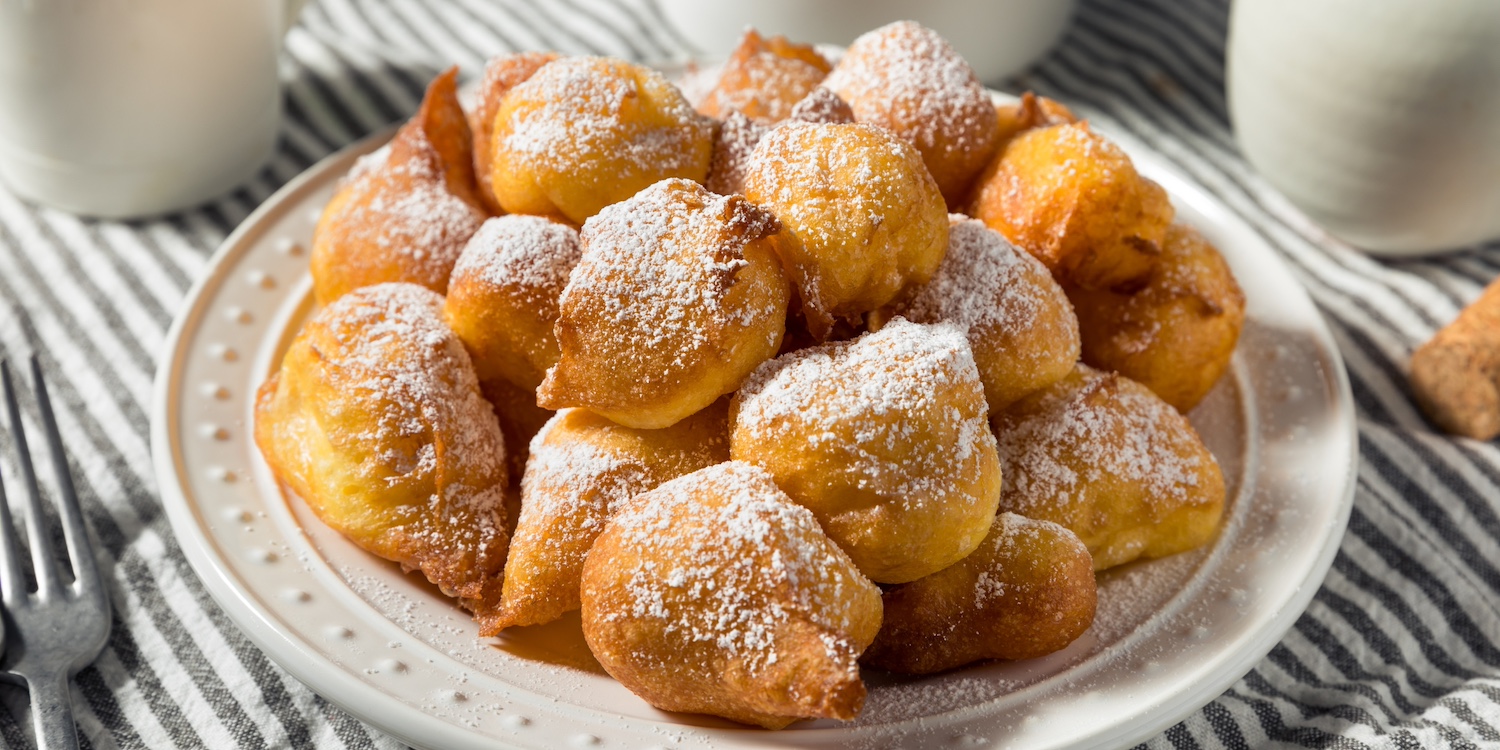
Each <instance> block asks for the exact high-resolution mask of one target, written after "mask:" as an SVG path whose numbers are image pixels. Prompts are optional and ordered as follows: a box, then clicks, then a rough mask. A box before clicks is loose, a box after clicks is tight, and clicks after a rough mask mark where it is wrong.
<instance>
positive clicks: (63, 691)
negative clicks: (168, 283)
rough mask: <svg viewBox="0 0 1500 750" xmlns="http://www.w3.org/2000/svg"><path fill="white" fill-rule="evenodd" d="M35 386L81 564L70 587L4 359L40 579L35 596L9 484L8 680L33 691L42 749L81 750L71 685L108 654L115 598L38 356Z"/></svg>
mask: <svg viewBox="0 0 1500 750" xmlns="http://www.w3.org/2000/svg"><path fill="white" fill-rule="evenodd" d="M31 380H32V382H33V383H34V384H35V389H36V403H37V410H38V411H39V412H40V413H41V425H42V429H43V431H44V432H46V435H47V449H48V450H47V452H48V453H50V454H51V455H52V468H53V471H55V472H56V474H57V488H58V496H59V503H58V516H59V517H60V519H61V520H62V527H63V538H64V540H65V541H66V543H67V548H68V559H69V560H71V561H72V563H73V571H72V572H73V581H72V583H71V584H67V583H64V582H63V579H62V578H61V576H60V575H59V572H60V571H59V570H58V566H57V564H56V562H55V559H56V558H55V557H54V556H53V552H52V537H51V535H50V534H49V533H48V531H47V528H46V523H45V522H44V519H43V515H42V493H41V487H40V485H38V483H37V479H36V470H35V469H34V468H33V467H32V463H31V452H30V451H29V450H28V449H27V445H26V432H25V430H24V429H23V428H22V426H21V409H20V406H19V405H18V404H17V402H16V389H15V386H14V384H13V383H12V382H11V375H10V367H9V366H7V365H6V363H5V360H3V359H0V385H3V386H4V391H5V410H6V412H7V414H8V416H9V418H10V435H11V442H13V443H14V444H15V448H16V463H17V464H18V465H19V466H20V469H21V484H22V485H24V487H25V489H26V492H25V493H24V494H25V503H26V505H25V508H26V536H27V539H28V540H29V541H30V543H31V563H32V568H33V570H34V572H35V576H36V591H34V592H31V591H28V590H27V585H26V578H25V573H24V571H23V570H22V568H21V552H20V546H21V545H20V542H19V541H18V540H17V539H16V531H15V525H14V524H13V523H12V522H11V514H10V505H9V502H8V501H7V500H6V497H5V488H4V485H3V483H0V594H3V600H4V603H5V615H6V618H5V619H6V620H7V623H6V627H5V639H6V642H5V658H4V663H5V665H6V667H7V671H6V672H4V673H0V676H4V677H6V678H7V679H9V680H10V681H16V682H20V681H24V682H25V683H26V685H27V687H28V688H29V689H30V691H31V717H32V722H33V724H35V726H36V739H37V746H38V747H39V748H41V750H64V749H65V748H66V750H77V748H78V728H77V725H76V724H74V723H73V702H72V698H71V696H70V694H69V692H68V678H69V677H71V676H72V675H73V674H74V673H76V672H77V671H78V670H80V669H82V668H83V667H85V666H87V665H88V664H89V663H90V662H92V661H93V660H94V659H95V658H96V657H98V656H99V651H100V650H102V649H103V648H104V642H105V640H106V639H107V637H108V635H109V620H110V616H109V598H108V597H107V596H106V595H105V593H104V581H103V579H102V578H101V577H100V575H99V566H98V563H97V561H96V560H95V559H94V552H93V549H92V547H91V546H90V544H89V537H88V532H87V531H85V530H84V526H83V513H82V511H81V510H80V509H79V506H78V495H77V493H75V492H74V491H73V480H72V478H71V477H70V476H69V474H68V461H67V458H66V457H65V456H64V454H63V447H62V438H61V437H59V436H58V434H57V421H56V419H54V418H53V416H52V403H51V401H50V400H48V398H47V386H46V385H45V384H44V383H43V382H42V368H41V366H40V365H38V364H37V360H36V357H35V356H32V357H31Z"/></svg>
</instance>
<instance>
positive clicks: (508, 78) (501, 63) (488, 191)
mask: <svg viewBox="0 0 1500 750" xmlns="http://www.w3.org/2000/svg"><path fill="white" fill-rule="evenodd" d="M557 58H558V54H557V53H556V52H513V53H510V54H505V55H496V56H494V57H492V58H490V59H489V62H487V63H485V66H484V78H482V79H480V81H479V88H478V89H476V90H475V93H474V107H473V108H472V109H470V110H469V112H468V115H469V132H471V133H473V134H474V176H475V177H476V178H477V179H478V182H479V199H480V200H481V201H483V202H484V207H485V210H487V211H489V212H490V213H492V214H501V213H504V212H505V211H504V209H502V208H500V200H499V199H498V198H496V197H495V190H494V187H493V186H492V185H491V184H490V164H491V163H492V162H493V161H494V153H493V150H492V149H491V148H490V136H491V134H492V133H493V132H494V125H495V113H496V112H499V111H500V100H502V99H504V98H505V94H506V93H507V92H509V91H510V90H511V89H513V88H515V87H516V86H518V85H520V84H521V83H523V82H525V80H526V79H527V78H530V77H531V76H532V74H533V73H535V72H537V71H538V70H540V69H541V67H542V66H543V65H546V64H547V63H549V62H552V61H553V60H556V59H557Z"/></svg>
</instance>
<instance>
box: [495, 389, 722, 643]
mask: <svg viewBox="0 0 1500 750" xmlns="http://www.w3.org/2000/svg"><path fill="white" fill-rule="evenodd" d="M728 460H729V407H728V399H720V401H719V402H718V403H715V404H714V405H713V406H710V407H708V408H707V409H704V410H703V411H700V412H698V413H697V414H694V415H692V416H690V417H688V418H687V419H684V420H682V421H681V422H678V423H677V424H674V425H672V426H671V427H667V428H663V429H660V430H637V429H634V428H631V427H623V426H621V425H617V424H615V423H614V422H611V421H609V420H608V419H605V418H604V417H601V416H599V415H597V414H594V413H592V412H589V411H587V410H585V409H564V410H562V411H560V412H558V413H557V416H555V417H553V418H552V420H551V421H550V422H548V423H547V426H546V427H545V428H543V430H542V432H540V433H538V434H537V437H536V439H535V441H534V442H533V443H532V451H531V458H530V459H529V460H528V461H527V464H526V475H525V477H524V478H523V479H522V480H521V518H520V520H519V521H518V522H517V524H516V530H515V533H514V534H512V535H511V541H510V556H509V557H508V558H507V561H506V564H505V590H504V594H503V595H502V597H501V600H500V616H499V618H498V619H497V620H496V625H495V626H496V629H501V628H507V627H510V626H512V625H538V624H541V623H544V622H551V621H552V620H555V619H557V618H558V617H561V616H562V614H563V613H564V612H568V611H571V610H575V609H578V605H579V598H578V586H579V581H580V580H581V579H582V577H583V561H584V557H585V556H587V555H588V552H589V548H590V547H592V546H594V540H595V539H597V538H598V536H599V533H600V532H602V531H603V530H604V524H605V522H606V521H608V520H609V518H610V516H611V515H612V514H613V513H614V511H615V510H617V509H618V508H619V507H620V505H621V504H622V503H624V502H625V501H626V500H628V499H630V498H631V497H634V496H635V495H639V494H640V493H642V492H645V491H647V490H650V489H654V488H655V487H656V486H657V485H659V484H661V483H662V482H665V481H667V480H669V479H675V478H677V477H680V476H684V475H686V474H691V473H693V472H695V471H697V470H699V469H702V468H706V467H709V466H713V465H714V464H718V463H723V462H725V461H728Z"/></svg>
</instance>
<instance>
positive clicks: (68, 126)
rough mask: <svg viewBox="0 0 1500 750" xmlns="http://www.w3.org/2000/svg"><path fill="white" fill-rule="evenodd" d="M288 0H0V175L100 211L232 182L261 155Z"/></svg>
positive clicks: (274, 107)
mask: <svg viewBox="0 0 1500 750" xmlns="http://www.w3.org/2000/svg"><path fill="white" fill-rule="evenodd" d="M300 7H301V2H300V0H0V179H3V180H4V181H5V183H6V184H7V185H9V186H10V188H11V189H12V190H13V191H15V192H16V193H17V194H19V195H21V196H23V197H25V198H28V199H31V200H34V201H36V202H38V203H43V204H46V205H50V206H55V207H58V208H63V209H66V210H69V211H74V212H77V213H82V214H88V215H93V216H101V217H110V218H127V217H138V216H145V215H150V214H158V213H163V212H166V211H171V210H174V209H178V208H183V207H186V206H190V205H193V204H195V203H199V202H202V201H205V200H208V199H210V198H213V197H215V196H217V195H219V194H221V193H223V192H225V191H226V190H229V189H230V188H232V187H234V186H235V185H236V184H238V183H240V182H242V181H243V180H245V179H246V178H247V177H249V176H250V175H251V174H253V173H254V172H255V170H256V169H258V168H259V167H260V165H262V164H264V163H265V161H266V160H267V158H269V156H270V154H271V151H272V149H273V148H274V146H275V143H276V133H277V129H278V126H279V122H280V118H281V95H280V89H279V86H278V76H277V57H278V55H279V53H280V50H281V40H282V37H283V36H284V33H285V30H286V28H287V27H288V26H289V25H290V23H291V21H292V20H293V19H294V18H295V14H296V12H297V11H298V10H299V9H300Z"/></svg>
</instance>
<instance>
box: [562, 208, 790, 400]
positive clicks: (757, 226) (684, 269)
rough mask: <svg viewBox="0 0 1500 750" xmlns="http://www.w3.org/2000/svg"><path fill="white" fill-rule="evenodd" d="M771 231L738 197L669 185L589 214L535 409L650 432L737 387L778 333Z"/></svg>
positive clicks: (782, 312)
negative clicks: (554, 359) (582, 411)
mask: <svg viewBox="0 0 1500 750" xmlns="http://www.w3.org/2000/svg"><path fill="white" fill-rule="evenodd" d="M779 228H780V225H779V224H778V223H777V221H776V218H775V217H774V216H772V215H771V214H770V213H769V212H767V211H766V210H765V209H762V208H760V207H758V206H756V205H754V204H752V203H750V202H749V201H747V200H745V199H744V198H743V197H741V196H737V195H735V196H727V197H726V196H719V195H714V194H713V193H710V192H708V191H707V190H705V189H703V187H702V186H701V185H698V184H696V183H693V182H689V181H687V180H675V179H674V180H663V181H662V182H659V183H657V184H656V185H653V186H651V187H650V188H648V189H647V190H643V191H641V192H640V193H637V194H636V195H635V196H633V197H632V198H630V199H629V200H627V201H624V202H622V203H617V204H615V205H613V206H610V207H609V208H607V209H605V210H604V211H603V212H601V213H600V214H599V215H598V216H595V217H594V218H592V219H590V220H589V222H588V223H587V224H585V225H584V227H583V233H582V235H581V237H582V241H583V259H582V260H581V261H580V262H579V264H578V266H577V267H576V268H575V269H574V270H573V274H572V276H571V277H570V280H569V282H568V286H567V289H566V290H565V291H564V292H563V296H562V302H561V314H560V317H559V318H558V321H557V326H556V332H557V340H558V345H559V347H560V349H561V357H560V359H559V360H558V363H557V366H556V367H553V368H552V370H551V371H550V372H548V373H547V378H546V380H545V381H543V383H542V386H541V388H540V389H539V390H538V391H537V399H538V400H537V403H538V404H540V405H541V406H543V407H545V408H549V409H554V408H556V409H560V408H563V407H567V406H576V407H583V408H586V409H589V410H591V411H594V412H596V413H598V414H602V415H604V416H607V417H609V418H610V419H613V420H614V421H616V422H619V423H620V424H624V425H628V426H631V427H638V428H644V429H654V428H660V427H667V426H669V425H672V424H674V423H676V422H677V421H678V420H680V419H682V418H684V417H686V416H688V415H689V414H692V413H693V412H696V411H698V410H699V409H702V408H703V407H705V406H708V405H709V404H711V403H713V402H714V401H715V400H716V399H718V398H719V397H720V396H722V395H724V394H726V393H729V392H731V391H733V390H734V389H736V388H738V387H739V385H740V383H741V382H742V381H743V380H744V379H745V376H746V375H748V374H749V373H750V371H751V370H752V369H754V368H755V367H756V365H759V364H760V363H761V362H763V361H765V360H766V359H768V358H770V357H771V356H772V355H773V354H775V352H776V349H777V347H778V346H780V344H781V336H782V333H783V331H784V329H785V325H786V306H787V300H788V297H789V295H790V288H789V286H788V284H787V281H786V277H785V276H783V275H782V271H781V263H780V262H779V261H778V260H777V258H776V255H775V254H774V253H773V252H772V251H771V249H770V246H769V243H768V241H767V238H768V237H770V236H771V235H773V234H774V233H775V232H776V231H777V230H778V229H779Z"/></svg>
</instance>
